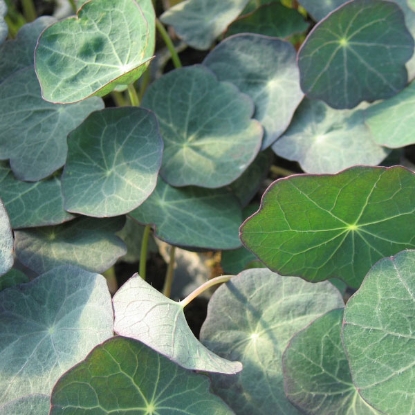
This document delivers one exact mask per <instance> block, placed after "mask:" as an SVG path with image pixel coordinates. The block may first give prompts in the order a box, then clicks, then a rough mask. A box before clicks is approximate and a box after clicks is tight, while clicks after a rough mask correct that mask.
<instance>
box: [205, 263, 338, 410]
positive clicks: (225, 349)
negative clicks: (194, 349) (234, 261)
mask: <svg viewBox="0 0 415 415" xmlns="http://www.w3.org/2000/svg"><path fill="white" fill-rule="evenodd" d="M342 306H343V300H342V298H341V296H340V294H339V292H338V291H337V289H336V288H335V287H333V286H332V285H331V284H330V283H329V282H327V281H326V282H324V283H319V284H310V283H307V282H305V281H303V280H301V279H299V278H286V277H281V276H280V275H278V274H275V273H273V272H271V271H270V270H268V269H251V270H247V271H244V272H242V273H240V274H239V275H237V276H236V277H233V278H232V279H231V281H230V282H228V283H227V284H224V285H222V286H220V287H219V288H218V289H217V290H216V291H215V293H214V294H213V296H212V298H211V300H210V302H209V305H208V315H207V318H206V321H205V323H204V324H203V326H202V331H201V334H200V338H201V341H202V343H204V344H205V345H206V346H207V347H208V348H209V349H211V350H212V351H214V352H215V353H217V354H218V355H219V356H222V357H224V358H226V359H232V360H234V359H238V360H240V361H241V362H242V364H243V369H242V371H241V372H240V373H238V374H237V375H234V376H224V375H217V374H212V375H211V376H212V383H213V390H214V391H215V392H216V393H217V394H218V395H219V396H220V397H222V399H224V401H225V402H226V403H227V404H228V405H229V406H230V407H231V408H232V409H233V410H234V411H235V412H236V413H237V414H238V415H257V414H258V415H260V414H261V415H262V414H277V413H278V414H284V415H298V414H299V412H298V411H297V410H296V409H295V408H294V407H293V406H292V405H291V404H290V403H289V401H288V400H287V398H286V397H285V394H284V389H283V375H282V367H281V364H282V362H281V355H282V353H283V351H284V349H285V347H286V345H287V343H288V341H289V340H290V338H291V337H292V335H293V334H294V333H296V332H297V331H298V330H301V329H302V328H304V327H305V326H306V325H307V324H308V323H309V322H311V321H313V320H314V319H315V318H316V317H319V316H321V315H322V314H324V313H325V312H327V311H329V310H332V309H333V308H338V307H342Z"/></svg>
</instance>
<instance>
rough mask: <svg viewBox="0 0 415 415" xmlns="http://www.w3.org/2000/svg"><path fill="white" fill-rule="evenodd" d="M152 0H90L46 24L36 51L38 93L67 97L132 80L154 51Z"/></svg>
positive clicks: (101, 90)
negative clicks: (52, 23)
mask: <svg viewBox="0 0 415 415" xmlns="http://www.w3.org/2000/svg"><path fill="white" fill-rule="evenodd" d="M154 33H155V23H154V10H153V9H152V2H151V0H137V1H135V0H118V1H117V2H116V3H114V2H113V1H112V0H92V1H88V2H86V3H84V4H83V6H82V7H81V8H80V9H79V10H78V12H77V16H76V17H70V18H67V19H65V20H62V21H60V22H58V23H55V24H54V25H52V26H50V27H49V28H47V29H46V30H45V31H44V32H43V33H42V35H41V36H40V38H39V41H38V43H37V46H36V51H35V67H36V73H37V76H38V78H39V81H40V84H41V87H42V96H43V97H44V98H45V99H46V100H48V101H51V102H57V103H59V102H60V103H70V102H76V101H80V100H82V99H85V98H87V97H89V96H91V95H100V96H103V95H105V94H107V93H108V92H110V91H112V90H113V89H114V88H115V87H116V86H117V85H126V84H130V83H132V82H134V81H135V80H136V79H138V78H139V77H140V76H141V74H142V73H143V72H144V71H145V69H146V68H147V65H148V63H149V62H150V60H151V58H152V56H153V52H154Z"/></svg>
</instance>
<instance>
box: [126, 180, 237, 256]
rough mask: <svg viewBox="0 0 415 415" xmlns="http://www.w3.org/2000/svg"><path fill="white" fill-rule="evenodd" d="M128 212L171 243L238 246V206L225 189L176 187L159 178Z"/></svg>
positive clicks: (208, 246) (198, 246) (216, 247)
mask: <svg viewBox="0 0 415 415" xmlns="http://www.w3.org/2000/svg"><path fill="white" fill-rule="evenodd" d="M130 216H132V217H133V218H134V219H136V220H137V221H138V222H140V223H142V224H144V225H147V224H151V225H153V226H154V227H155V236H157V238H160V239H162V240H163V241H166V242H168V243H170V244H172V245H179V246H187V247H194V248H206V249H234V248H238V247H239V246H241V242H240V240H239V237H238V228H239V225H240V224H241V221H242V212H241V207H240V205H239V203H238V201H237V199H236V198H235V197H234V196H233V195H232V194H230V193H229V192H228V191H227V190H226V189H202V188H199V187H194V186H189V187H185V188H177V187H172V186H169V185H168V184H166V183H165V182H164V181H163V180H161V179H159V181H158V183H157V187H156V189H155V190H154V192H153V193H152V194H151V196H150V197H149V198H148V199H147V200H146V201H145V202H144V203H143V204H142V205H141V206H140V207H138V208H137V209H135V210H133V211H132V212H130Z"/></svg>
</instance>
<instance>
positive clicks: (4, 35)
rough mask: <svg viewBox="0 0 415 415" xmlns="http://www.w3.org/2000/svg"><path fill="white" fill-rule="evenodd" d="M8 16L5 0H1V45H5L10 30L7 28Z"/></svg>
mask: <svg viewBox="0 0 415 415" xmlns="http://www.w3.org/2000/svg"><path fill="white" fill-rule="evenodd" d="M6 14H7V4H6V2H5V1H4V0H0V44H1V43H3V42H4V41H5V40H6V38H7V35H8V33H9V28H8V26H7V23H6V21H5V20H4V17H5V16H6Z"/></svg>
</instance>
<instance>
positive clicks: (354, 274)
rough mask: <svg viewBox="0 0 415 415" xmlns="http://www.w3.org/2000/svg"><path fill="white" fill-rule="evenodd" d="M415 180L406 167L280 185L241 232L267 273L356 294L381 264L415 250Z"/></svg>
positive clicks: (357, 170) (309, 177)
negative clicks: (331, 281)
mask: <svg viewBox="0 0 415 415" xmlns="http://www.w3.org/2000/svg"><path fill="white" fill-rule="evenodd" d="M413 229H415V175H414V174H413V173H412V172H410V171H409V170H407V169H405V168H403V167H391V168H383V167H377V168H375V167H372V168H371V167H361V166H359V167H354V168H351V169H348V170H345V171H343V172H341V173H339V174H336V175H321V176H313V175H299V176H291V177H289V178H287V179H282V180H277V181H276V182H274V183H273V184H272V185H271V186H270V187H269V188H268V190H267V191H266V193H265V194H264V196H263V199H262V204H261V208H260V210H259V211H258V212H257V213H256V214H255V215H253V216H251V217H250V218H248V220H246V221H245V222H244V224H243V225H242V227H241V238H242V241H243V243H244V245H245V246H246V247H247V248H248V249H250V250H251V251H253V252H254V253H255V254H256V255H257V256H258V257H259V258H260V259H261V260H262V261H263V262H264V263H265V264H266V265H267V266H268V267H269V268H271V269H274V270H276V271H278V272H280V273H282V274H284V275H298V276H301V277H302V278H305V279H307V280H310V281H321V280H324V279H328V278H332V277H337V278H341V279H343V280H344V281H345V282H346V283H347V285H349V286H350V287H354V288H358V287H359V286H360V284H361V282H362V280H363V278H364V276H365V275H366V273H367V272H368V271H369V269H370V268H371V266H372V265H373V264H374V263H375V262H376V261H377V260H379V259H380V258H383V257H385V256H388V255H393V254H396V253H397V252H399V251H401V250H403V249H406V248H413V247H415V234H414V232H413Z"/></svg>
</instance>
